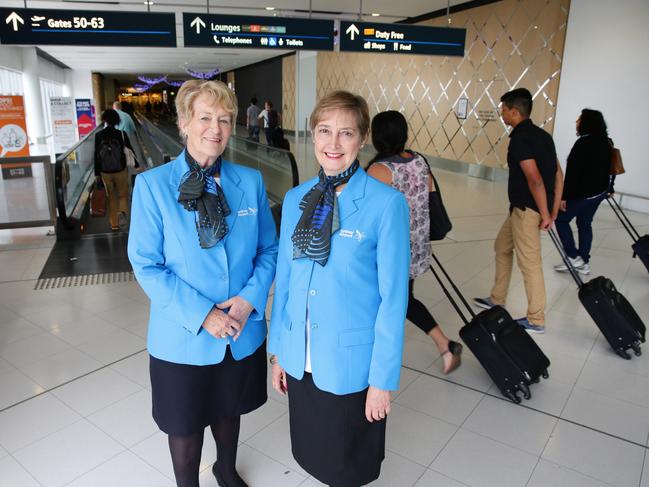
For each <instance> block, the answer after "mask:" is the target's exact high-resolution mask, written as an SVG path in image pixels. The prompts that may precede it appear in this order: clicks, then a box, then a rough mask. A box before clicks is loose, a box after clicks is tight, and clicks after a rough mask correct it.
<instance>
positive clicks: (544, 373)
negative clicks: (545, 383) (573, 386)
mask: <svg viewBox="0 0 649 487" xmlns="http://www.w3.org/2000/svg"><path fill="white" fill-rule="evenodd" d="M541 376H543V378H544V379H547V378H549V377H550V373H549V372H548V369H545V370H544V371H543V372H542V373H541Z"/></svg>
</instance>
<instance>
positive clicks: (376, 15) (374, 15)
mask: <svg viewBox="0 0 649 487" xmlns="http://www.w3.org/2000/svg"><path fill="white" fill-rule="evenodd" d="M380 16H381V14H377V13H376V12H373V13H372V17H380Z"/></svg>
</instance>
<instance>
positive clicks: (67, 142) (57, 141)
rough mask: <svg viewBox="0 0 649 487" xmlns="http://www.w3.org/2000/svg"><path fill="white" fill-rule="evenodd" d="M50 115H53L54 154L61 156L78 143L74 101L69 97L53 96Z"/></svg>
mask: <svg viewBox="0 0 649 487" xmlns="http://www.w3.org/2000/svg"><path fill="white" fill-rule="evenodd" d="M50 113H51V115H52V135H53V138H54V152H55V153H56V154H61V153H63V152H65V151H67V150H68V149H69V148H70V147H72V146H73V145H74V144H75V143H76V142H77V130H76V127H75V120H76V117H77V116H76V113H75V111H74V100H73V99H72V98H70V97H68V96H53V97H52V98H50Z"/></svg>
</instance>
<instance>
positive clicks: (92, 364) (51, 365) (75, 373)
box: [20, 349, 102, 389]
mask: <svg viewBox="0 0 649 487" xmlns="http://www.w3.org/2000/svg"><path fill="white" fill-rule="evenodd" d="M101 367H102V364H101V362H98V361H96V360H94V359H92V358H90V357H88V356H87V355H86V354H84V353H82V352H79V351H78V350H76V349H72V350H66V351H64V352H61V353H57V354H56V355H52V356H51V357H47V358H44V359H43V360H39V361H38V362H34V363H31V364H28V365H25V366H23V367H21V368H20V370H21V371H22V372H23V373H24V374H25V375H27V376H28V377H30V378H31V379H33V380H34V381H35V382H37V383H38V384H40V385H42V386H43V387H44V388H46V389H50V388H52V387H55V386H59V385H61V384H64V383H66V382H68V381H70V380H72V379H75V378H76V377H80V376H82V375H84V374H87V373H89V372H92V371H93V370H97V369H99V368H101Z"/></svg>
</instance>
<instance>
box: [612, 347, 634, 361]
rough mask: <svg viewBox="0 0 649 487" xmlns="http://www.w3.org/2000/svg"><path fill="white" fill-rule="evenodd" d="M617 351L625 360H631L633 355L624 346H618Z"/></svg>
mask: <svg viewBox="0 0 649 487" xmlns="http://www.w3.org/2000/svg"><path fill="white" fill-rule="evenodd" d="M615 353H617V354H618V355H619V356H620V357H622V358H623V359H625V360H631V355H629V354H628V353H627V351H626V350H624V349H623V348H616V349H615Z"/></svg>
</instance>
